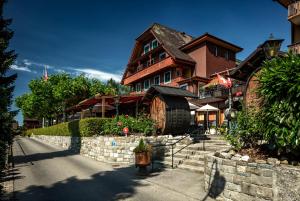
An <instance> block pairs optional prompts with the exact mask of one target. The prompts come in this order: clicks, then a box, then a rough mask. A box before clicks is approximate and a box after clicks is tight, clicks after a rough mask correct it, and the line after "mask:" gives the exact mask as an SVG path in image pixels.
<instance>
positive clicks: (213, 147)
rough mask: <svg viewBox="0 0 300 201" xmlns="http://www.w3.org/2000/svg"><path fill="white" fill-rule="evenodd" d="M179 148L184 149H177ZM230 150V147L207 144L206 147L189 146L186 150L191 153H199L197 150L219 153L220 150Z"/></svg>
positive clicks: (198, 145)
mask: <svg viewBox="0 0 300 201" xmlns="http://www.w3.org/2000/svg"><path fill="white" fill-rule="evenodd" d="M176 148H178V150H179V149H180V148H183V147H180V146H178V147H176ZM228 148H230V146H229V145H213V144H205V146H203V145H202V144H201V145H200V144H194V146H188V147H186V148H184V149H186V150H190V151H197V150H205V151H218V150H223V149H228Z"/></svg>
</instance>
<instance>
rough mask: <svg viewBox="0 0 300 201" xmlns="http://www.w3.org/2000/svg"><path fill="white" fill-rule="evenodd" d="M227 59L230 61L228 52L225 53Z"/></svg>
mask: <svg viewBox="0 0 300 201" xmlns="http://www.w3.org/2000/svg"><path fill="white" fill-rule="evenodd" d="M225 59H226V60H229V52H228V50H226V51H225Z"/></svg>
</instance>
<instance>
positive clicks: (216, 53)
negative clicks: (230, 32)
mask: <svg viewBox="0 0 300 201" xmlns="http://www.w3.org/2000/svg"><path fill="white" fill-rule="evenodd" d="M215 56H216V57H217V56H218V46H216V45H215Z"/></svg>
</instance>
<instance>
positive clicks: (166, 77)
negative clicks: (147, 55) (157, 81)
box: [164, 71, 171, 84]
mask: <svg viewBox="0 0 300 201" xmlns="http://www.w3.org/2000/svg"><path fill="white" fill-rule="evenodd" d="M170 82H171V71H168V72H165V74H164V83H165V84H167V83H170Z"/></svg>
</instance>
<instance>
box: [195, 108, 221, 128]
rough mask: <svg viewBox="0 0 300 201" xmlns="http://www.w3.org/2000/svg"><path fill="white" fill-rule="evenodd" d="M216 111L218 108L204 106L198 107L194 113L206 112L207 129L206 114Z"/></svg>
mask: <svg viewBox="0 0 300 201" xmlns="http://www.w3.org/2000/svg"><path fill="white" fill-rule="evenodd" d="M218 110H219V109H218V108H216V107H214V106H211V105H208V104H206V105H204V106H202V107H200V108H199V109H197V110H196V111H198V112H206V115H207V118H206V125H207V128H208V120H209V116H208V112H213V111H218Z"/></svg>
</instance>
